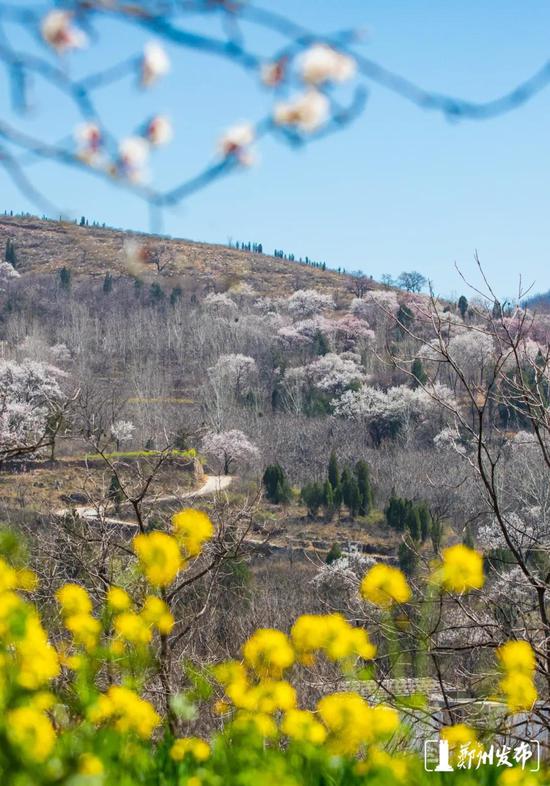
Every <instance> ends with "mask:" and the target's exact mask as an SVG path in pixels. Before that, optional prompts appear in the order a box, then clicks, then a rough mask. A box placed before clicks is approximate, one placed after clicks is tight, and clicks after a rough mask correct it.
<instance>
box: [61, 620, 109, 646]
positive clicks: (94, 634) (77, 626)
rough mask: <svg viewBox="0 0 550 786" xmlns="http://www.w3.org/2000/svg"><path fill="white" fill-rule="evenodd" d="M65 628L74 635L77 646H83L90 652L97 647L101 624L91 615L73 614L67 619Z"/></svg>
mask: <svg viewBox="0 0 550 786" xmlns="http://www.w3.org/2000/svg"><path fill="white" fill-rule="evenodd" d="M65 627H66V628H67V630H68V631H70V632H71V633H72V635H73V640H74V642H75V644H81V645H82V646H83V647H84V649H86V650H88V651H90V650H93V649H94V648H95V647H96V646H97V641H98V639H99V634H100V633H101V623H100V621H99V620H97V619H96V618H95V617H92V615H91V614H72V615H71V616H70V617H67V618H66V619H65Z"/></svg>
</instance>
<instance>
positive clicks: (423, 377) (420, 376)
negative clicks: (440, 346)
mask: <svg viewBox="0 0 550 786" xmlns="http://www.w3.org/2000/svg"><path fill="white" fill-rule="evenodd" d="M411 374H412V377H413V378H412V386H413V388H417V387H418V386H419V385H425V384H426V382H427V380H428V375H427V374H426V372H425V371H424V366H423V365H422V361H421V360H420V358H415V359H414V360H413V364H412V367H411Z"/></svg>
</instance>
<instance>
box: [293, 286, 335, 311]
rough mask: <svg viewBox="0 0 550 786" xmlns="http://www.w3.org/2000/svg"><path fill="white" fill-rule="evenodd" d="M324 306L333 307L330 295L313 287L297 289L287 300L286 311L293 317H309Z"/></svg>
mask: <svg viewBox="0 0 550 786" xmlns="http://www.w3.org/2000/svg"><path fill="white" fill-rule="evenodd" d="M325 308H334V301H333V299H332V297H331V296H330V295H324V294H322V293H321V292H317V290H315V289H297V290H296V292H294V293H293V294H292V295H291V296H290V297H289V299H288V301H287V309H288V312H289V314H291V315H292V316H293V317H299V318H304V317H310V316H312V315H313V314H317V313H318V312H319V311H322V310H323V309H325Z"/></svg>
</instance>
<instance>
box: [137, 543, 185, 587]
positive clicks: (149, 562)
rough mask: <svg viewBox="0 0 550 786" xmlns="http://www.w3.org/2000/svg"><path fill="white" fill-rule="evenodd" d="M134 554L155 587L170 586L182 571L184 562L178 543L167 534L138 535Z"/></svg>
mask: <svg viewBox="0 0 550 786" xmlns="http://www.w3.org/2000/svg"><path fill="white" fill-rule="evenodd" d="M134 552H135V553H136V555H137V557H138V559H139V564H140V567H141V570H142V571H143V573H144V574H145V578H146V579H147V581H148V582H149V584H151V585H152V586H153V587H166V586H168V584H171V583H172V582H173V581H174V579H175V578H176V576H177V575H178V573H179V571H180V568H181V565H182V560H181V555H180V550H179V546H178V543H177V541H176V539H175V538H173V537H172V536H171V535H167V534H166V533H165V532H151V533H149V534H148V535H137V536H136V537H135V538H134Z"/></svg>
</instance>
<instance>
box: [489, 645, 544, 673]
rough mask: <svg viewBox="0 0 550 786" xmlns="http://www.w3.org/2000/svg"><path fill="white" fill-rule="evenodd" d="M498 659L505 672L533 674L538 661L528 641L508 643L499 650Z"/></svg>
mask: <svg viewBox="0 0 550 786" xmlns="http://www.w3.org/2000/svg"><path fill="white" fill-rule="evenodd" d="M497 658H498V660H499V662H500V665H501V666H502V668H503V669H504V670H505V671H508V672H512V671H513V672H520V673H522V674H532V673H533V672H534V670H535V668H536V665H537V661H536V658H535V653H534V651H533V648H532V647H531V645H530V644H529V642H528V641H507V642H506V643H505V644H503V645H502V646H500V647H499V648H498V649H497Z"/></svg>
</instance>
